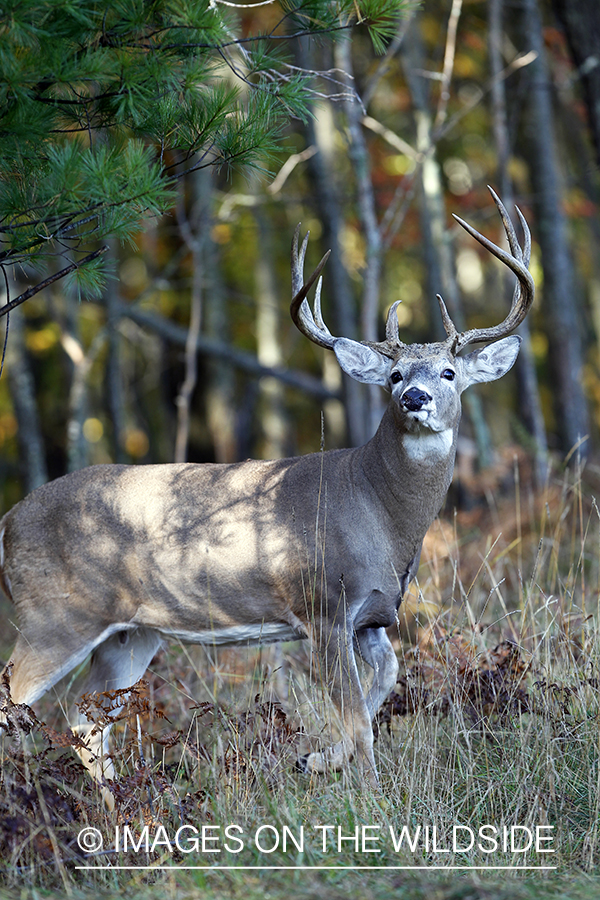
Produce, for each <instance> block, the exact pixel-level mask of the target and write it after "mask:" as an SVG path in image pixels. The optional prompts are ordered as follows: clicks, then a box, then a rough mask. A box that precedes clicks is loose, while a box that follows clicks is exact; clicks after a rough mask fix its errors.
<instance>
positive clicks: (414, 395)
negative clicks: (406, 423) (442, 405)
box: [400, 387, 431, 412]
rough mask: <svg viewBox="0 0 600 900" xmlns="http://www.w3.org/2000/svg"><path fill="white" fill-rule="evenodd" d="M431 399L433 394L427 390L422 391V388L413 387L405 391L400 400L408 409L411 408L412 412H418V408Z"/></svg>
mask: <svg viewBox="0 0 600 900" xmlns="http://www.w3.org/2000/svg"><path fill="white" fill-rule="evenodd" d="M430 400H431V395H430V394H428V393H427V392H426V391H422V390H421V388H416V387H412V388H409V389H408V390H407V391H404V393H403V394H402V399H401V400H400V402H401V403H402V406H405V407H406V409H409V410H410V411H411V412H416V410H418V409H421V407H422V406H425V404H426V403H428V402H429V401H430Z"/></svg>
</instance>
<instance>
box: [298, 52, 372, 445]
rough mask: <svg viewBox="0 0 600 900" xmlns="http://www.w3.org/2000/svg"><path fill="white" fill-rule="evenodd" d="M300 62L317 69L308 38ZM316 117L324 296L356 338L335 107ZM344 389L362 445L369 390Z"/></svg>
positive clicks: (310, 140) (314, 174)
mask: <svg viewBox="0 0 600 900" xmlns="http://www.w3.org/2000/svg"><path fill="white" fill-rule="evenodd" d="M297 55H298V64H299V65H300V66H303V67H304V68H315V66H314V65H313V62H314V60H313V59H312V57H311V56H310V51H309V49H308V44H307V42H306V41H305V40H300V41H298V44H297ZM314 113H315V117H314V119H310V120H309V121H308V122H307V123H306V125H305V133H306V139H307V145H308V146H315V147H316V148H317V153H315V154H314V155H313V156H311V158H310V159H309V160H308V171H309V174H310V176H311V179H312V181H313V184H314V203H315V205H316V208H317V210H318V213H319V218H320V220H321V222H322V224H323V237H322V245H323V246H324V247H325V248H326V249H331V256H330V257H329V261H328V263H327V270H326V280H327V283H326V286H325V288H324V292H323V293H324V295H326V296H328V297H331V299H332V302H333V318H334V321H333V328H332V331H334V333H335V334H338V335H343V336H344V337H349V338H356V337H357V333H358V329H357V327H356V316H355V313H354V308H353V303H352V299H351V298H352V288H351V285H350V279H349V278H348V273H347V272H346V269H345V267H344V254H343V251H342V240H341V235H342V227H343V216H342V203H341V197H340V188H339V186H338V184H337V180H336V177H335V158H334V146H333V133H334V122H333V111H332V108H331V106H326V105H323V106H322V107H320V108H319V107H317V108H316V109H315V110H314ZM342 391H343V399H344V409H345V412H346V423H347V431H348V441H347V443H349V444H350V445H351V446H354V447H356V446H359V445H360V444H364V443H365V441H367V440H368V437H369V435H368V428H367V425H366V422H365V419H366V417H365V392H364V390H363V385H360V384H359V383H358V382H356V381H354V379H352V378H349V377H348V376H346V375H344V376H343V379H342Z"/></svg>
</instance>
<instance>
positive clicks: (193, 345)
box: [174, 172, 206, 463]
mask: <svg viewBox="0 0 600 900" xmlns="http://www.w3.org/2000/svg"><path fill="white" fill-rule="evenodd" d="M202 175H203V173H202V172H193V173H192V174H191V176H190V177H189V181H188V185H187V187H188V189H189V190H190V192H191V195H192V196H191V210H192V211H191V214H190V216H189V218H188V216H187V214H186V210H185V196H184V194H183V191H184V190H185V183H183V184H182V185H181V190H182V193H180V195H179V202H178V206H177V220H178V224H179V230H180V232H181V235H182V237H183V239H184V241H185V243H186V244H187V246H188V248H189V250H190V253H191V255H192V284H191V289H190V320H189V325H188V333H187V340H186V343H185V377H184V380H183V383H182V385H181V388H180V391H179V394H178V396H177V400H176V405H177V425H176V430H175V452H174V460H175V462H177V463H181V462H187V456H188V443H189V436H190V415H191V409H190V408H191V402H192V395H193V393H194V390H195V387H196V383H197V381H198V350H197V344H198V337H199V335H200V328H201V324H202V293H203V290H202V285H203V275H204V259H203V257H204V234H205V231H204V228H203V223H204V219H205V215H206V209H205V205H206V203H205V196H204V192H203V180H204V179H203V178H202Z"/></svg>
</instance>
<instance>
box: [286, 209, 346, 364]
mask: <svg viewBox="0 0 600 900" xmlns="http://www.w3.org/2000/svg"><path fill="white" fill-rule="evenodd" d="M308 236H309V232H308V231H307V232H306V234H305V236H304V240H303V241H302V245H301V247H300V250H299V251H298V240H299V238H300V223H298V225H296V230H295V231H294V237H293V239H292V294H293V299H292V303H291V306H290V314H291V316H292V319H293V320H294V323H295V325H296V327H297V328H298V330H299V331H301V332H302V334H304V335H305V336H306V337H307V338H309V339H310V340H311V341H313V342H314V343H315V344H318V345H319V347H326V348H327V349H328V350H331V349H332V348H333V343H334V341H335V337H334V336H333V335H332V333H331V332H330V330H329V328H328V327H327V325H326V324H325V322H324V321H323V316H322V315H321V284H322V283H323V279H322V278H321V277H320V276H321V272H322V271H323V269H324V268H325V263H326V262H327V260H328V259H329V254H330V253H331V250H328V251H327V253H326V254H325V256H324V257H323V259H322V260H321V262H320V263H319V265H318V266H317V268H316V269H315V271H314V272H313V273H312V275H311V276H310V278H309V279H308V281H307V282H306V284H305V283H304V257H305V256H306V248H307V246H308ZM317 278H318V279H319V280H318V283H317V289H316V292H315V313H314V316H313V314H312V312H311V311H310V306H309V305H308V300H307V299H306V295H307V294H308V292H309V291H310V289H311V287H312V286H313V284H314V283H315V281H316V280H317Z"/></svg>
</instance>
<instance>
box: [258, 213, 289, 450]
mask: <svg viewBox="0 0 600 900" xmlns="http://www.w3.org/2000/svg"><path fill="white" fill-rule="evenodd" d="M255 217H256V220H257V223H258V232H259V241H260V252H259V253H258V254H257V258H256V263H255V269H254V277H255V285H256V340H257V356H258V361H259V362H260V363H262V365H264V366H280V365H282V363H283V357H282V353H281V347H280V343H279V341H280V335H281V321H280V315H279V292H278V291H277V289H276V281H275V274H274V272H273V253H272V244H271V240H270V233H269V225H268V222H267V221H266V220H265V217H264V215H263V214H262V212H261V210H260V209H259V208H257V209H256V210H255ZM260 393H261V416H260V422H261V428H262V432H263V442H264V443H263V452H262V454H261V455H262V456H263V457H264V458H266V459H279V458H281V457H283V456H286V455H288V449H289V446H288V444H289V442H288V440H287V436H288V422H287V419H286V416H285V410H284V391H283V385H282V384H281V382H280V381H278V380H277V379H276V378H261V380H260Z"/></svg>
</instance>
